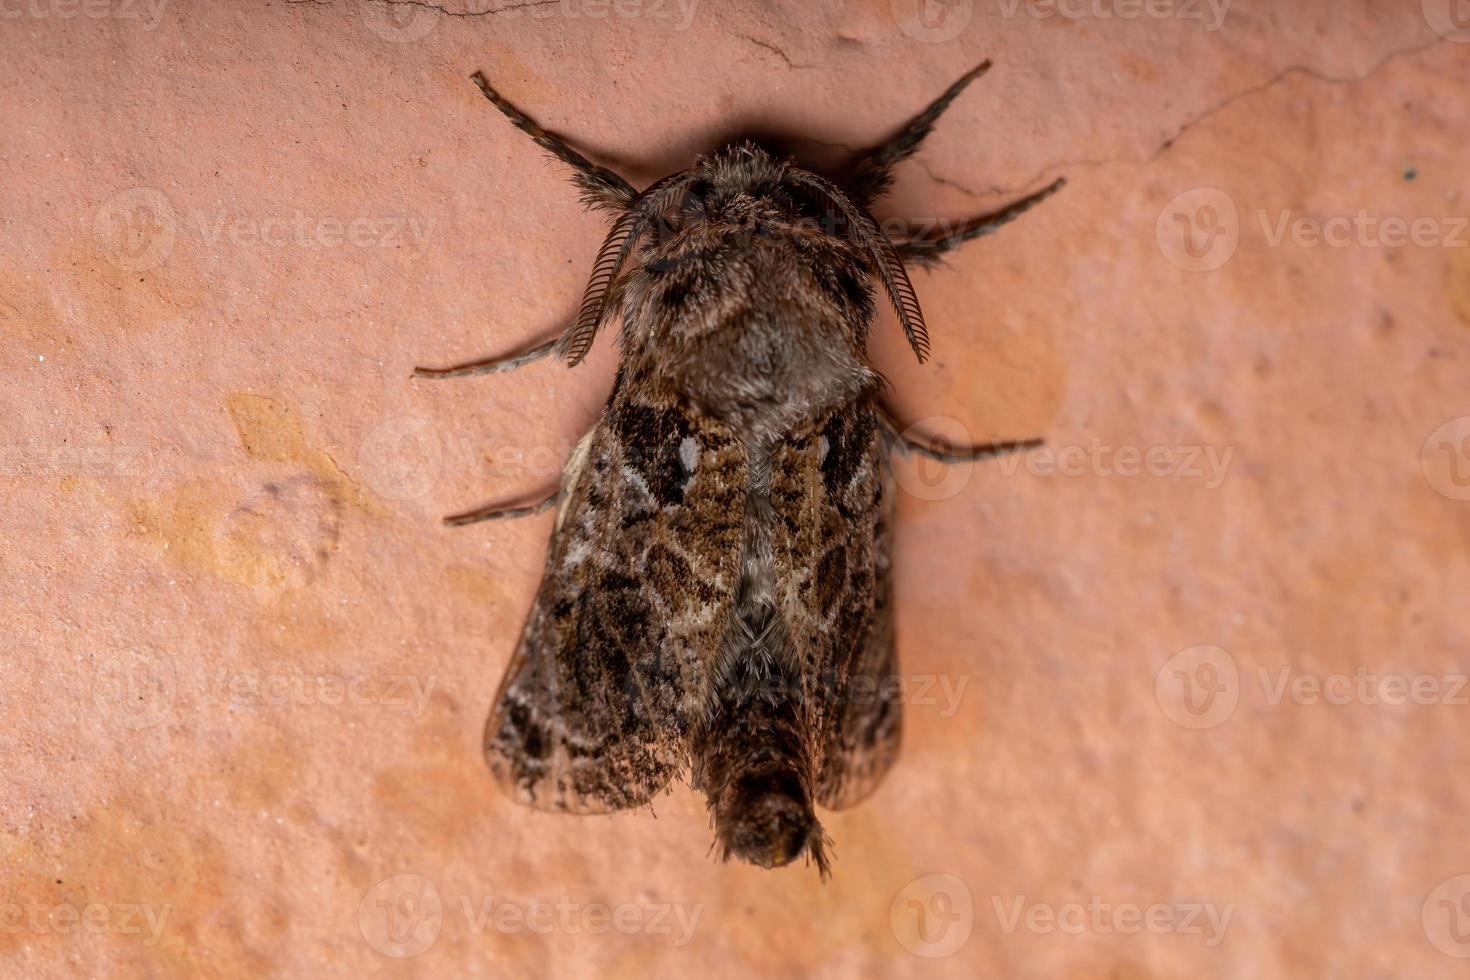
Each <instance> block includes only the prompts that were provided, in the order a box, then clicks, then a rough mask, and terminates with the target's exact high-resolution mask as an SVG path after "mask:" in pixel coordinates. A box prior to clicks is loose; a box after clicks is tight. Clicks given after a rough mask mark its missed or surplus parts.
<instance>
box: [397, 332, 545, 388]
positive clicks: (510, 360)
mask: <svg viewBox="0 0 1470 980" xmlns="http://www.w3.org/2000/svg"><path fill="white" fill-rule="evenodd" d="M560 339H561V337H560V336H556V337H553V338H551V339H550V340H545V341H542V342H541V343H539V344H537V345H536V346H535V347H532V348H530V349H528V350H524V351H521V352H520V353H519V354H508V355H506V356H504V357H490V358H486V359H485V360H482V361H470V362H468V363H465V364H456V365H454V366H453V367H447V368H425V367H416V368H414V369H413V376H414V377H415V378H467V377H469V376H470V375H473V374H499V373H500V372H502V371H514V370H515V369H516V368H518V367H524V366H525V365H527V364H531V363H533V362H535V361H539V360H541V358H543V357H545V356H546V355H548V354H550V353H551V352H552V351H554V350H555V349H556V344H557V341H559V340H560Z"/></svg>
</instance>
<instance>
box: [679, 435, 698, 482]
mask: <svg viewBox="0 0 1470 980" xmlns="http://www.w3.org/2000/svg"><path fill="white" fill-rule="evenodd" d="M679 465H680V466H682V467H684V472H685V473H689V474H693V472H694V468H695V467H696V466H698V465H699V442H698V441H697V440H695V438H694V437H693V436H685V437H684V438H683V439H682V440H681V441H680V442H679Z"/></svg>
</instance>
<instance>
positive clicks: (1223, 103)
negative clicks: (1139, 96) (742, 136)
mask: <svg viewBox="0 0 1470 980" xmlns="http://www.w3.org/2000/svg"><path fill="white" fill-rule="evenodd" d="M1446 43H1448V42H1446V41H1445V40H1443V39H1442V38H1435V39H1434V40H1432V41H1426V42H1424V43H1422V44H1414V45H1410V46H1409V47H1406V48H1399V49H1397V50H1394V51H1390V52H1388V53H1387V54H1385V55H1383V56H1382V57H1380V58H1379V59H1378V60H1377V61H1375V62H1373V64H1372V65H1370V66H1369V68H1368V70H1367V71H1365V72H1363V73H1362V74H1360V75H1349V76H1336V75H1329V74H1327V73H1326V72H1324V71H1322V70H1321V69H1319V68H1314V67H1312V66H1311V65H1288V66H1287V67H1285V68H1283V69H1281V70H1280V71H1278V72H1277V73H1276V74H1274V75H1272V76H1271V77H1270V78H1268V79H1266V80H1265V81H1263V82H1260V83H1258V84H1255V85H1250V86H1247V87H1246V88H1243V89H1240V90H1239V91H1237V92H1232V93H1231V94H1229V95H1227V96H1225V97H1224V98H1222V99H1220V100H1219V101H1218V102H1216V103H1215V104H1213V105H1211V106H1209V107H1207V108H1205V109H1203V110H1201V111H1199V112H1197V113H1196V114H1195V115H1193V116H1191V117H1190V118H1188V119H1186V120H1185V121H1184V123H1183V124H1182V125H1180V126H1179V127H1178V128H1177V129H1176V130H1174V132H1173V134H1172V135H1170V136H1169V137H1167V138H1166V139H1165V140H1164V141H1163V142H1162V143H1160V144H1159V146H1158V148H1157V149H1155V150H1154V151H1153V152H1152V153H1150V154H1148V155H1147V156H1145V157H1143V158H1141V159H1140V158H1130V157H1102V158H1083V159H1076V160H1062V161H1059V162H1057V163H1051V164H1048V165H1046V166H1045V167H1042V168H1041V169H1040V170H1038V171H1037V172H1036V174H1035V175H1034V176H1032V177H1031V178H1030V179H1029V180H1026V181H1023V182H1022V183H1021V184H1019V185H1017V186H1015V187H1002V186H1001V185H999V184H996V185H992V186H991V187H989V188H987V189H985V190H983V191H977V190H975V189H974V188H971V187H968V186H966V185H965V184H964V183H962V182H960V181H958V180H955V179H954V178H952V177H945V176H942V175H940V174H937V173H935V172H934V170H933V169H932V168H931V166H930V165H929V164H928V163H926V162H925V161H923V160H918V161H917V162H918V164H919V165H920V166H921V167H923V168H924V170H925V172H926V173H927V174H928V175H929V178H930V179H931V180H933V181H934V182H935V183H936V184H942V185H944V186H946V187H953V188H955V189H956V190H958V191H959V192H960V193H962V194H964V195H966V196H967V197H976V198H987V197H994V196H996V195H1000V194H1017V193H1020V192H1021V191H1023V190H1025V189H1027V188H1029V187H1034V186H1036V185H1037V184H1038V183H1040V182H1041V181H1042V180H1044V179H1045V178H1046V177H1047V176H1048V175H1050V174H1053V173H1055V172H1057V171H1060V170H1065V169H1069V168H1070V169H1075V168H1078V167H1105V166H1109V165H1112V164H1117V163H1133V164H1137V165H1139V166H1147V165H1149V164H1151V163H1153V162H1154V161H1156V160H1158V159H1159V158H1160V157H1162V156H1163V155H1164V154H1165V153H1167V152H1169V150H1170V149H1171V148H1172V147H1173V146H1174V144H1175V143H1177V142H1178V141H1179V140H1180V139H1181V138H1182V137H1183V136H1184V135H1185V134H1186V133H1188V132H1189V131H1190V130H1192V129H1194V128H1195V127H1196V126H1198V125H1200V124H1201V123H1203V122H1205V121H1207V120H1208V119H1210V118H1211V117H1212V116H1215V115H1217V114H1218V113H1220V112H1223V111H1224V110H1226V109H1228V108H1230V106H1232V105H1234V104H1235V103H1236V102H1239V101H1240V100H1242V99H1247V98H1250V97H1251V96H1253V95H1260V94H1261V93H1262V92H1266V91H1268V90H1270V89H1272V88H1274V87H1275V86H1277V85H1279V84H1281V83H1282V82H1284V81H1286V80H1287V79H1288V78H1290V77H1292V76H1295V75H1305V76H1306V77H1308V78H1311V79H1313V80H1315V81H1319V82H1322V83H1324V84H1328V85H1358V84H1361V83H1362V82H1366V81H1367V80H1368V79H1370V78H1372V77H1373V76H1374V75H1376V74H1377V73H1378V72H1379V71H1380V70H1381V69H1382V68H1383V67H1384V66H1386V65H1387V64H1388V63H1389V62H1391V61H1395V60H1398V59H1399V58H1404V57H1408V56H1411V55H1415V54H1419V53H1420V52H1422V51H1427V50H1429V49H1430V48H1433V47H1437V46H1439V45H1442V44H1446Z"/></svg>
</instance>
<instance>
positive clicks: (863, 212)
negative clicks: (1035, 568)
mask: <svg viewBox="0 0 1470 980" xmlns="http://www.w3.org/2000/svg"><path fill="white" fill-rule="evenodd" d="M988 68H989V62H986V63H984V64H981V65H979V66H978V67H976V68H975V69H973V70H972V71H970V72H968V73H967V74H965V75H964V76H963V77H962V78H960V79H959V80H958V81H956V82H955V83H954V84H953V85H952V86H950V88H949V89H948V90H947V91H946V92H945V93H944V94H943V95H942V96H940V97H939V98H938V99H937V100H935V102H934V103H933V104H931V105H930V106H929V107H928V108H927V109H925V110H924V111H923V112H922V113H920V114H919V115H918V116H917V117H915V118H914V119H913V120H912V121H911V122H909V123H908V125H906V126H905V127H904V128H903V129H901V130H900V131H899V132H898V133H897V135H895V136H894V137H893V138H891V139H890V140H888V141H887V142H886V143H884V144H882V145H880V146H878V147H876V148H875V149H873V150H871V151H869V152H867V153H866V154H863V155H862V156H861V157H860V158H859V159H858V160H856V161H855V162H854V164H853V166H852V167H851V168H850V171H851V173H850V176H849V177H848V178H847V179H846V180H844V181H842V182H841V183H838V182H835V181H834V180H831V179H828V178H826V177H823V176H819V175H818V174H816V173H814V172H812V171H810V170H807V169H804V168H802V167H801V166H800V165H799V164H798V163H797V162H796V161H794V160H792V159H789V158H783V157H780V156H778V155H776V154H774V153H771V152H768V151H767V150H765V149H762V148H761V147H759V146H757V145H756V144H754V143H749V142H746V143H740V144H732V145H728V146H726V147H724V148H723V149H721V150H719V151H718V152H717V153H715V154H713V155H712V156H708V157H702V158H699V159H697V160H696V161H695V162H694V164H693V165H692V166H691V167H689V168H688V169H687V170H683V171H680V172H678V173H675V174H672V175H670V176H668V177H665V178H663V179H662V180H659V181H657V182H656V183H654V184H652V185H651V186H649V187H647V188H646V189H644V190H642V191H638V190H635V189H634V188H633V186H632V185H631V184H630V183H629V182H628V181H627V180H625V179H624V178H622V177H621V176H619V175H618V174H616V173H614V172H612V171H611V170H608V169H606V168H605V167H601V166H598V165H596V164H594V163H592V162H591V161H589V160H588V159H586V158H585V157H584V156H582V155H581V154H580V153H578V152H577V151H576V150H574V149H573V148H572V147H571V146H570V145H568V144H567V143H566V142H565V141H564V140H563V139H562V138H560V137H559V136H556V135H555V134H552V133H549V132H547V131H546V130H544V129H542V128H541V127H540V126H538V125H537V124H536V123H535V122H534V121H532V120H531V119H530V118H529V117H528V116H526V115H525V114H524V113H523V112H521V111H520V110H519V109H517V108H516V107H515V106H513V105H512V104H511V103H509V102H508V101H506V100H505V98H503V97H502V96H501V95H500V94H499V93H498V92H497V91H496V90H495V89H494V88H493V87H491V85H490V83H489V82H488V81H487V80H486V79H485V78H484V76H483V75H481V74H479V73H476V74H475V75H474V76H472V77H473V80H474V82H475V83H476V84H477V85H478V86H479V88H480V90H481V91H482V92H483V93H484V95H485V97H486V98H487V99H489V100H490V102H491V103H492V104H493V105H494V106H495V107H496V108H497V109H499V110H500V111H501V112H502V113H504V114H505V115H506V116H507V117H509V119H510V121H511V122H512V123H514V124H515V125H516V127H518V128H519V129H520V130H522V131H523V132H525V133H526V134H528V135H529V136H530V137H531V138H532V139H533V140H535V141H536V143H538V144H539V145H540V146H541V147H542V148H543V149H545V150H547V151H548V152H550V153H551V154H552V155H553V156H555V157H556V158H557V159H559V160H561V161H562V162H563V163H565V164H567V165H569V166H570V167H571V169H572V181H573V183H574V184H575V185H576V186H577V187H578V189H579V190H580V192H581V197H582V200H583V203H584V204H586V205H587V206H588V207H589V208H594V209H600V210H603V211H606V212H608V213H609V214H610V215H611V220H612V230H611V231H610V232H609V233H608V236H607V239H606V240H605V241H604V242H603V244H602V248H601V250H600V251H599V252H598V254H597V259H596V261H595V263H594V265H593V270H592V277H591V281H590V282H589V284H588V286H587V290H586V294H585V295H584V297H583V299H582V305H581V308H580V310H579V312H578V313H577V317H576V320H575V322H573V323H572V324H571V326H570V327H568V328H567V329H566V330H565V331H564V332H563V333H561V334H560V336H559V337H558V338H555V339H552V340H548V341H546V342H544V343H542V344H540V345H538V346H535V347H532V348H530V349H528V350H525V351H523V352H521V353H518V354H515V355H512V356H509V357H500V358H494V359H488V360H482V361H476V362H473V363H469V364H463V365H460V366H458V367H452V368H443V369H428V368H419V369H417V370H416V371H415V374H416V375H417V376H419V377H436V378H443V377H462V376H466V375H472V374H484V373H492V372H498V371H505V370H509V369H512V368H516V367H520V366H522V365H525V364H528V363H531V362H533V361H536V360H538V359H540V358H543V357H546V356H547V355H550V354H553V353H554V354H556V355H558V356H560V357H561V358H562V359H563V360H565V361H566V362H567V363H568V364H569V365H576V364H577V363H578V362H580V361H581V360H582V359H583V358H584V357H585V356H586V354H587V352H588V349H589V348H590V347H591V345H592V342H593V338H594V337H595V336H596V334H597V332H598V330H599V328H600V327H601V326H602V325H603V324H605V323H607V322H609V321H611V320H614V319H616V318H618V317H619V316H620V318H621V322H622V329H621V351H620V357H619V364H618V370H617V375H616V379H615V380H614V382H613V386H612V392H611V394H610V395H609V397H608V400H607V404H606V406H605V407H604V408H603V411H602V414H601V416H600V418H599V419H598V420H597V422H596V424H595V425H594V426H593V428H592V431H590V432H588V433H587V434H586V435H585V436H584V437H583V438H582V439H581V440H580V441H579V442H578V444H577V445H576V447H575V449H574V450H573V451H572V453H571V456H570V459H569V460H568V461H567V463H566V466H565V469H564V471H563V475H562V478H561V480H560V483H559V485H558V487H557V488H556V490H555V492H553V493H551V494H550V495H549V496H547V497H546V498H545V499H544V500H542V501H540V502H539V503H535V504H532V505H529V506H524V507H493V508H484V509H480V510H476V511H472V512H469V513H466V514H461V515H458V516H456V517H451V518H447V519H446V522H447V523H449V524H454V525H460V524H469V523H473V522H476V521H481V520H486V519H490V518H504V517H520V516H526V515H529V514H534V513H539V512H541V511H543V510H546V509H548V508H550V507H553V506H555V507H556V508H557V510H556V520H555V530H554V531H553V533H552V537H551V545H550V551H549V554H548V556H547V560H546V570H545V574H544V577H543V578H542V581H541V586H540V589H539V591H538V592H537V594H536V599H535V604H534V605H533V606H532V608H531V611H530V614H529V616H528V618H527V620H526V625H525V629H524V631H523V632H522V634H521V637H520V642H519V645H518V646H517V648H516V651H515V654H514V657H513V659H512V661H511V663H510V666H509V667H508V668H507V670H506V673H505V678H504V680H503V681H502V683H501V687H500V691H499V693H498V694H497V696H496V699H495V705H494V707H493V709H492V710H491V713H490V717H489V721H488V722H487V724H486V727H485V741H484V750H485V756H486V758H487V760H488V761H489V764H490V768H491V770H492V771H493V772H494V774H495V776H496V777H497V779H498V780H499V782H500V783H501V784H502V785H503V786H504V787H505V789H506V790H507V791H508V792H509V793H510V795H511V796H513V797H514V798H515V799H517V800H519V801H521V802H523V803H526V804H529V805H532V806H535V807H539V808H543V809H549V810H560V811H568V812H574V813H605V812H609V811H613V810H620V809H624V808H628V807H638V806H643V805H646V804H648V803H649V802H650V801H651V800H652V799H653V797H654V795H655V794H657V793H658V792H659V791H661V790H663V789H665V787H667V786H668V784H669V782H670V781H671V780H672V779H673V778H674V777H675V776H680V777H685V778H688V780H689V782H690V783H691V785H692V786H693V787H694V788H695V789H697V790H699V791H701V792H702V793H703V794H704V795H705V796H706V798H707V801H708V806H709V809H710V812H711V815H712V819H713V824H714V830H715V835H716V842H715V843H716V845H717V846H718V847H719V849H720V851H721V853H722V856H723V858H725V859H727V860H728V858H729V857H730V856H731V855H732V854H733V855H735V856H738V857H740V858H742V859H744V860H746V861H749V862H751V863H753V864H757V865H760V866H762V867H767V868H773V867H779V866H781V865H785V864H787V863H789V862H791V861H792V860H793V859H794V858H796V857H797V856H798V855H800V854H803V853H805V854H807V855H808V856H809V857H810V859H811V860H812V861H814V862H815V863H816V864H817V866H818V868H819V869H820V871H821V873H822V875H823V877H826V875H827V874H828V873H829V872H828V864H829V859H828V855H827V848H828V847H829V846H830V841H829V839H828V838H827V837H826V835H825V834H824V832H823V830H822V826H821V824H820V823H819V822H818V820H817V815H816V807H817V806H821V807H824V808H827V809H841V808H843V807H848V806H852V805H853V804H855V803H857V802H858V801H860V800H862V799H863V798H864V797H865V796H867V795H868V794H869V793H870V792H872V790H873V789H874V787H875V786H876V785H877V784H878V782H879V781H880V780H881V779H882V778H883V775H884V774H885V773H886V772H887V770H888V768H889V767H890V766H891V765H892V764H893V760H894V758H895V756H896V754H897V751H898V745H899V731H900V703H899V701H898V700H897V699H896V697H894V696H891V694H885V692H891V691H892V685H891V684H889V683H886V681H890V680H892V679H894V678H895V677H896V669H897V663H896V660H895V654H894V622H893V593H892V588H891V584H890V583H891V576H892V568H891V561H890V556H891V548H892V537H893V516H894V506H893V505H894V490H893V483H892V479H891V471H890V469H889V458H888V454H889V453H890V452H892V451H894V450H900V451H905V452H908V451H917V452H921V453H924V454H925V455H928V456H931V457H933V458H936V459H940V460H943V461H946V462H955V461H963V460H978V459H982V458H986V457H990V456H994V455H997V454H999V453H1004V452H1009V451H1013V450H1017V449H1022V448H1026V447H1029V446H1033V445H1036V444H1037V441H1035V440H1029V441H1015V442H1001V443H993V444H988V445H981V446H973V447H968V448H963V449H960V450H958V451H950V450H949V449H948V448H947V447H936V446H933V445H929V444H928V443H926V442H925V441H923V440H920V439H917V438H910V437H909V436H908V435H907V434H905V433H903V432H901V430H900V427H899V426H898V425H897V424H896V423H895V422H894V420H893V418H892V416H891V415H890V414H889V413H888V412H887V410H886V409H885V408H884V406H883V405H882V404H881V402H880V400H879V395H880V393H881V389H882V387H883V379H882V378H881V376H880V375H879V374H878V373H877V372H876V371H874V370H873V368H872V367H871V366H870V365H869V364H868V360H867V338H868V330H869V325H870V324H871V323H872V322H873V318H874V314H875V310H874V302H875V293H877V292H878V291H879V290H881V291H882V293H883V295H884V296H885V297H886V298H887V300H888V302H890V303H891V304H892V306H893V309H894V310H895V312H896V313H897V317H898V321H899V324H900V325H901V327H902V328H903V331H904V333H905V334H906V335H907V337H908V341H909V344H910V346H911V347H912V348H913V351H914V353H915V355H917V356H918V358H919V360H920V361H923V360H924V359H925V357H926V356H927V355H928V353H929V338H928V334H927V332H926V330H925V327H924V318H923V314H922V313H921V312H920V310H919V302H918V297H917V296H916V295H915V293H914V288H913V286H912V284H911V283H910V281H909V277H908V274H907V272H906V271H905V263H909V264H930V263H933V262H935V261H936V260H937V259H938V257H939V256H940V255H942V254H943V253H944V252H946V251H948V250H949V249H952V248H954V247H955V246H957V245H959V244H961V243H962V242H965V241H968V240H970V239H973V238H977V237H979V236H981V235H985V234H987V233H989V232H991V231H994V230H995V229H996V228H998V227H1000V226H1001V225H1003V224H1005V223H1006V222H1008V221H1011V220H1012V219H1014V218H1016V217H1017V216H1018V215H1020V214H1021V213H1022V212H1024V211H1026V210H1027V209H1029V208H1031V207H1032V206H1034V205H1035V204H1037V203H1038V202H1040V201H1041V200H1042V199H1044V198H1046V197H1047V196H1049V195H1050V194H1052V193H1054V192H1055V191H1056V190H1057V189H1058V188H1059V187H1061V185H1062V183H1063V182H1062V181H1061V180H1057V181H1056V182H1055V183H1053V184H1052V185H1050V186H1048V187H1046V188H1044V189H1043V190H1041V191H1039V192H1037V193H1035V194H1032V195H1031V196H1029V197H1026V198H1024V199H1022V200H1020V201H1017V202H1016V203H1014V204H1011V205H1010V206H1008V207H1006V208H1004V209H1002V210H1000V211H997V212H995V213H993V214H988V215H983V216H980V217H977V218H973V219H970V220H967V221H965V222H962V223H960V224H959V225H957V226H955V230H954V231H952V232H951V233H949V234H946V235H944V236H942V237H929V236H923V235H919V236H913V237H902V236H900V240H899V241H897V242H895V241H894V240H893V239H892V238H890V237H889V236H888V235H887V234H885V232H884V231H883V230H882V229H881V228H880V226H879V225H878V224H877V223H876V222H875V221H874V219H873V217H872V215H871V214H870V212H869V208H870V207H871V206H872V204H873V203H874V201H875V200H877V199H878V198H879V197H880V196H881V195H882V194H883V192H884V191H885V190H886V189H887V188H888V186H889V184H890V182H891V180H892V171H893V168H894V166H895V165H896V164H898V163H899V162H901V161H902V160H904V159H906V158H907V157H908V156H910V155H911V154H912V153H914V151H915V150H917V149H918V148H919V145H920V144H921V143H922V142H923V140H924V138H925V137H926V136H927V135H928V134H929V132H930V130H931V129H932V128H933V126H934V123H935V121H936V120H937V119H938V118H939V116H940V115H941V114H942V113H943V112H944V110H945V109H946V108H947V107H948V106H949V105H950V103H951V102H952V101H953V100H954V99H955V98H956V97H957V96H958V95H959V94H960V92H961V91H963V90H964V88H965V86H967V85H968V84H969V83H970V82H971V81H973V80H974V79H975V78H977V77H979V76H980V75H981V74H983V73H984V72H985V71H986V70H987V69H988ZM625 267H626V268H625Z"/></svg>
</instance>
